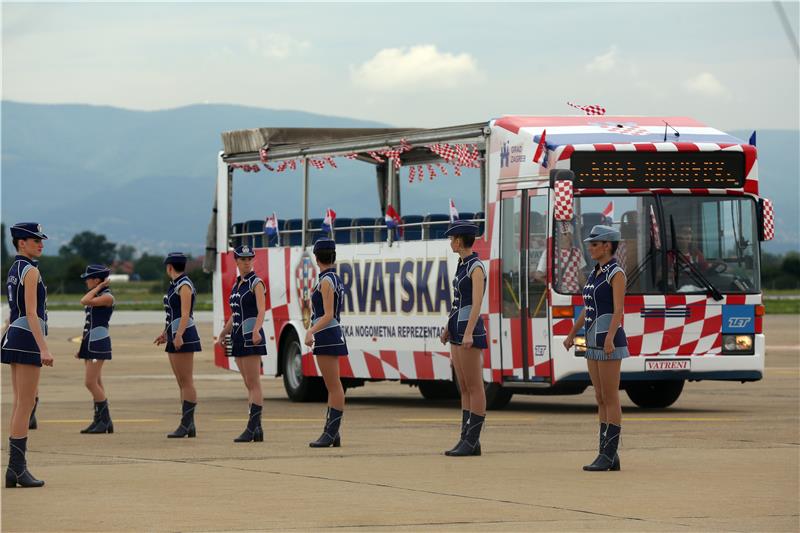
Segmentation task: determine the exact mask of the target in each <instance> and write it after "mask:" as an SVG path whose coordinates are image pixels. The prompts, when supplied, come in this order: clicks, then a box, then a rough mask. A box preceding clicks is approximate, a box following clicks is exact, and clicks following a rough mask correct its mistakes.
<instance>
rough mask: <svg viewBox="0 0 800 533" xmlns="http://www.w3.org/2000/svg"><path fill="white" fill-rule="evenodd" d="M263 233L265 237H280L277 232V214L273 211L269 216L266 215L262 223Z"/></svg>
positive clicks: (276, 238)
mask: <svg viewBox="0 0 800 533" xmlns="http://www.w3.org/2000/svg"><path fill="white" fill-rule="evenodd" d="M264 234H266V236H267V237H275V240H276V241H277V240H278V239H280V233H279V232H278V216H277V215H276V214H275V213H274V212H273V213H272V216H271V217H267V220H266V222H265V223H264Z"/></svg>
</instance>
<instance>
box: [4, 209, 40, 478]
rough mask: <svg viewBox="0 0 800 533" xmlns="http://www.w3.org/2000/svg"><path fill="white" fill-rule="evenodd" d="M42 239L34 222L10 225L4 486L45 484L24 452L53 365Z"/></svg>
mask: <svg viewBox="0 0 800 533" xmlns="http://www.w3.org/2000/svg"><path fill="white" fill-rule="evenodd" d="M45 239H47V235H45V234H44V233H42V227H41V226H40V225H39V224H37V223H36V222H20V223H18V224H14V225H13V226H11V240H12V242H13V243H14V248H16V250H17V256H16V257H15V258H14V262H13V263H12V264H11V268H10V269H9V271H8V278H7V279H6V294H7V296H8V307H9V309H10V321H9V325H8V329H7V330H6V332H5V334H4V335H3V341H2V355H1V356H0V360H2V362H3V363H4V364H7V365H10V366H11V386H12V388H13V390H14V406H13V407H12V410H11V430H10V432H9V439H8V450H9V460H8V469H7V470H6V487H8V488H11V487H16V486H17V485H19V486H21V487H41V486H43V485H44V481H42V480H39V479H36V478H35V477H33V474H31V473H30V472H29V471H28V466H27V462H26V459H25V451H26V448H27V445H28V425H29V423H30V416H31V411H33V405H34V403H35V401H36V400H35V398H36V393H37V390H38V388H39V373H40V371H41V367H42V365H45V366H53V356H52V355H51V354H50V349H49V348H48V347H47V341H45V335H47V287H45V285H44V280H43V279H42V276H41V274H40V273H39V269H38V268H37V265H38V262H37V261H36V260H35V258H37V257H40V256H41V255H42V250H43V249H44V244H43V243H42V241H43V240H45Z"/></svg>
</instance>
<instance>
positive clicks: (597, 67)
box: [585, 45, 617, 72]
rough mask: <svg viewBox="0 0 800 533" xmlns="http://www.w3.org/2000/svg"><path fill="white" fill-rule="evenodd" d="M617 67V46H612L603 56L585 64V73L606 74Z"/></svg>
mask: <svg viewBox="0 0 800 533" xmlns="http://www.w3.org/2000/svg"><path fill="white" fill-rule="evenodd" d="M616 66H617V46H616V45H613V46H612V47H611V48H609V49H608V52H606V53H605V54H600V55H599V56H596V57H595V58H594V59H592V61H591V62H590V63H587V64H586V67H585V68H586V71H587V72H608V71H609V70H611V69H613V68H614V67H616Z"/></svg>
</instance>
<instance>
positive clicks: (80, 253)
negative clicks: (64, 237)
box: [0, 224, 211, 294]
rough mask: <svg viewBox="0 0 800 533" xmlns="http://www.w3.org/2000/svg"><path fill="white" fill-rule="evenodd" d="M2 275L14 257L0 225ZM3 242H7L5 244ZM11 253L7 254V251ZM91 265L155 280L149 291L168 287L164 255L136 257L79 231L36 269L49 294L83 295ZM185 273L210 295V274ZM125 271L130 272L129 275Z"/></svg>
mask: <svg viewBox="0 0 800 533" xmlns="http://www.w3.org/2000/svg"><path fill="white" fill-rule="evenodd" d="M0 226H2V239H1V240H2V242H1V243H0V251H1V252H2V258H0V259H1V261H0V262H1V263H2V272H3V273H5V272H8V269H9V268H10V267H11V261H12V260H13V258H14V255H13V252H14V251H13V245H12V244H11V238H10V236H9V234H8V233H7V230H6V225H5V224H2V225H0ZM6 241H8V243H7V244H6ZM9 250H10V251H9ZM90 264H100V265H106V266H109V267H113V268H112V272H114V271H115V270H116V272H114V273H120V274H122V273H124V274H128V273H130V274H131V280H141V281H158V282H160V283H158V284H155V285H154V286H153V287H152V289H151V290H152V292H154V293H162V294H163V292H164V291H165V290H166V288H167V286H168V285H169V280H168V279H167V276H166V273H165V270H164V256H163V255H157V254H148V253H143V254H142V255H141V256H139V257H138V258H137V257H136V248H135V247H133V246H131V245H128V244H117V243H114V242H112V241H109V240H108V239H107V238H106V236H105V235H101V234H97V233H93V232H91V231H82V232H81V233H78V234H76V235H74V236H73V237H72V239H71V240H70V241H69V242H68V243H67V244H64V245H63V246H61V247H60V248H59V249H58V254H57V255H43V256H42V257H41V258H40V259H39V270H41V272H42V276H43V277H44V279H45V280H46V283H47V290H48V291H49V292H52V293H64V294H81V293H83V292H85V290H86V285H85V283H84V282H83V280H81V277H80V276H81V274H83V272H84V271H85V270H86V266H87V265H90ZM191 265H192V261H191V256H190V262H189V266H190V270H189V271H188V272H187V274H188V275H189V277H191V278H192V281H193V282H194V285H195V287H196V288H197V291H198V292H211V274H206V273H205V272H203V270H202V268H200V267H195V268H191ZM127 270H132V272H128V271H127Z"/></svg>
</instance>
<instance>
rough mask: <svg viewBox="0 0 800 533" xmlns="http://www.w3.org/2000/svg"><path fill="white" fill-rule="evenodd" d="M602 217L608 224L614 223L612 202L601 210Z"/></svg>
mask: <svg viewBox="0 0 800 533" xmlns="http://www.w3.org/2000/svg"><path fill="white" fill-rule="evenodd" d="M603 216H604V217H605V218H606V220H607V221H608V222H614V200H611V201H610V202H608V205H607V206H606V208H605V209H603Z"/></svg>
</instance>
